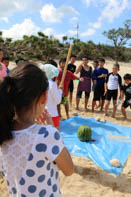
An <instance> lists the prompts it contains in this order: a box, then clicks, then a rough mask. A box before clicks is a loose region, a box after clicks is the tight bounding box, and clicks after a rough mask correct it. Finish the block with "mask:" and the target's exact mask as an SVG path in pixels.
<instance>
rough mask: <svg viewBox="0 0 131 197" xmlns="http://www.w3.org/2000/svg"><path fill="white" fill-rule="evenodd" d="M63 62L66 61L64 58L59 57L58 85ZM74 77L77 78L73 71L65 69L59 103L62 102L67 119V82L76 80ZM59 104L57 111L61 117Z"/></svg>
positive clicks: (63, 65)
mask: <svg viewBox="0 0 131 197" xmlns="http://www.w3.org/2000/svg"><path fill="white" fill-rule="evenodd" d="M65 63H66V58H62V59H60V61H59V65H60V69H61V70H60V71H59V76H58V78H57V80H58V85H60V82H61V79H62V75H63V71H64V67H65ZM76 79H78V80H79V78H78V77H76V76H75V75H74V74H73V73H71V72H70V71H68V70H67V72H66V77H65V81H64V88H63V96H62V102H61V104H63V105H64V106H65V111H66V116H67V119H68V118H69V105H68V89H69V84H70V81H71V80H76ZM80 80H82V79H80ZM61 104H60V105H61ZM60 105H58V113H59V116H60V117H61V108H60Z"/></svg>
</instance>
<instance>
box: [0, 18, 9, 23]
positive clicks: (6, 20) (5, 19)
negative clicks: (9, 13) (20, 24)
mask: <svg viewBox="0 0 131 197" xmlns="http://www.w3.org/2000/svg"><path fill="white" fill-rule="evenodd" d="M0 19H1V20H2V21H4V22H6V23H8V22H9V20H8V18H7V17H1V18H0Z"/></svg>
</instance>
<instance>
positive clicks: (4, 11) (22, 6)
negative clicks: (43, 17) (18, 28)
mask: <svg viewBox="0 0 131 197" xmlns="http://www.w3.org/2000/svg"><path fill="white" fill-rule="evenodd" d="M39 7H40V0H37V3H36V1H35V0H0V18H3V17H8V16H11V15H12V14H13V13H15V12H18V11H24V10H28V12H29V11H32V10H36V9H39Z"/></svg>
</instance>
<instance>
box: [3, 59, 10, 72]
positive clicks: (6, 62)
mask: <svg viewBox="0 0 131 197" xmlns="http://www.w3.org/2000/svg"><path fill="white" fill-rule="evenodd" d="M2 63H3V64H4V65H5V66H6V72H7V75H8V74H9V72H10V70H9V68H8V66H9V57H3V58H2Z"/></svg>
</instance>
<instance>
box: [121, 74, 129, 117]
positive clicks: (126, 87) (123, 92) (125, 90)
mask: <svg viewBox="0 0 131 197" xmlns="http://www.w3.org/2000/svg"><path fill="white" fill-rule="evenodd" d="M124 81H125V85H124V86H123V87H122V90H121V100H123V99H124V95H125V100H124V102H123V104H122V108H121V110H122V114H123V116H124V118H125V119H127V115H126V108H127V107H130V108H131V74H126V75H125V76H124Z"/></svg>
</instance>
